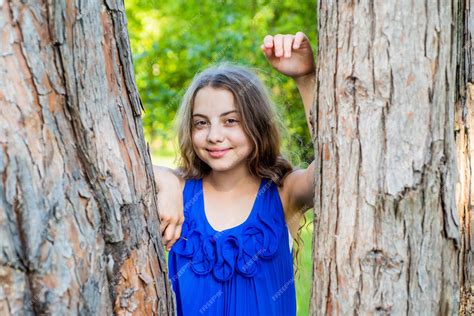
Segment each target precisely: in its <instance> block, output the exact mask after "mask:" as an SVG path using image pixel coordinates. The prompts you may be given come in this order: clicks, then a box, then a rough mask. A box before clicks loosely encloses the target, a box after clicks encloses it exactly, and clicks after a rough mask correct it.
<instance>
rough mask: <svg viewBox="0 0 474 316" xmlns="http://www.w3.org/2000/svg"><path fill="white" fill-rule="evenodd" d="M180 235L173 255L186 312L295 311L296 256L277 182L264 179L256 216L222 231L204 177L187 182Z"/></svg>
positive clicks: (180, 307) (172, 274)
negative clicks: (210, 215)
mask: <svg viewBox="0 0 474 316" xmlns="http://www.w3.org/2000/svg"><path fill="white" fill-rule="evenodd" d="M183 203H184V216H185V220H184V223H183V227H182V232H181V237H180V239H179V240H178V241H177V242H176V243H175V244H174V245H173V247H172V248H171V250H170V252H169V255H168V269H169V278H170V282H171V284H172V287H173V290H174V292H175V294H176V304H177V311H178V316H180V315H185V316H188V315H216V316H217V315H219V316H222V315H285V316H287V315H289V316H291V315H295V314H296V293H295V285H294V274H293V262H292V254H291V252H290V248H289V236H288V230H287V226H286V222H285V217H284V212H283V206H282V203H281V200H280V196H279V193H278V188H277V185H276V184H275V183H274V182H273V181H271V180H270V179H262V181H261V183H260V188H259V191H258V194H257V197H256V199H255V201H254V204H253V207H252V210H251V212H250V215H249V216H248V218H247V219H246V221H245V222H243V223H242V224H240V225H238V226H235V227H232V228H230V229H226V230H224V231H221V232H219V231H216V230H214V229H213V228H212V226H211V225H210V224H209V222H208V221H207V218H206V216H205V211H204V198H203V189H202V179H190V180H187V181H186V184H185V187H184V190H183Z"/></svg>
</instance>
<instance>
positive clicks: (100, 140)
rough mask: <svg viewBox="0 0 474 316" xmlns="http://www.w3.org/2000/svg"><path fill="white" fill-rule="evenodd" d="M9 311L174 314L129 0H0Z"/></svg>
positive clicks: (2, 254)
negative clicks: (129, 30)
mask: <svg viewBox="0 0 474 316" xmlns="http://www.w3.org/2000/svg"><path fill="white" fill-rule="evenodd" d="M0 249H1V251H0V314H1V315H9V314H15V315H17V314H52V315H74V314H84V315H91V314H101V315H106V314H111V313H112V312H115V313H117V314H130V313H133V314H137V315H145V314H146V315H152V314H159V315H166V314H174V304H173V297H172V292H171V289H170V287H169V284H168V282H167V277H166V272H167V271H166V264H165V260H164V253H163V248H162V245H161V240H160V234H159V223H158V218H157V212H156V200H155V188H154V180H153V171H152V166H151V160H150V155H149V150H148V147H147V144H146V143H145V141H144V136H143V127H142V123H141V101H140V99H139V96H138V92H137V89H136V86H135V82H134V74H133V67H132V61H131V52H130V46H129V39H128V33H127V29H126V18H125V13H124V8H123V3H122V1H112V0H107V1H104V2H102V1H79V0H77V1H19V0H16V1H5V0H0Z"/></svg>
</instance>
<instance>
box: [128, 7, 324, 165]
mask: <svg viewBox="0 0 474 316" xmlns="http://www.w3.org/2000/svg"><path fill="white" fill-rule="evenodd" d="M126 9H127V18H128V24H129V25H128V31H129V34H130V38H131V44H132V52H133V57H134V58H133V60H134V65H135V75H136V79H137V85H138V89H139V91H140V96H141V98H142V101H143V104H144V106H145V114H144V116H143V122H144V127H145V135H146V137H147V139H148V141H149V142H151V143H152V147H154V148H155V149H156V147H157V146H160V147H161V148H160V149H168V150H169V149H170V148H172V146H171V143H170V140H172V139H174V137H175V133H174V131H173V129H172V126H173V119H174V116H175V114H176V110H177V108H178V106H179V103H180V101H181V97H182V95H183V94H184V92H185V89H186V87H187V86H188V84H189V83H190V81H191V80H192V78H193V76H194V74H195V73H196V72H199V71H202V70H203V69H205V68H206V67H207V66H209V65H211V64H214V63H218V62H221V61H231V62H235V63H238V64H243V65H246V66H248V67H250V68H252V69H254V70H255V71H256V72H257V73H258V74H259V76H260V78H261V79H262V80H263V82H264V83H265V84H266V86H267V87H268V88H269V90H270V92H271V95H272V98H273V100H274V102H275V103H276V105H277V108H278V111H279V114H280V117H281V118H282V121H283V126H285V129H286V130H285V131H284V135H283V136H284V137H283V138H284V139H283V151H284V153H285V154H286V155H287V156H288V157H289V158H290V160H291V161H292V162H293V163H294V164H295V165H301V166H306V165H307V164H308V163H309V162H310V161H311V160H312V156H313V152H312V146H311V143H310V136H309V132H308V128H307V125H306V121H305V117H304V109H303V103H302V101H301V98H300V96H299V94H298V91H297V89H296V86H295V84H294V83H293V82H292V80H291V79H289V78H287V77H285V76H283V75H281V74H279V73H278V72H276V71H275V70H273V69H272V68H271V66H270V65H269V64H268V63H267V61H266V60H265V57H264V55H263V53H262V52H261V51H260V44H261V43H262V41H263V37H264V36H265V35H266V34H276V33H295V32H296V31H299V30H301V31H303V32H305V33H306V34H307V35H308V36H309V37H310V40H311V42H312V44H313V47H315V46H316V45H315V44H316V43H315V37H316V3H312V2H307V1H303V2H297V1H290V0H286V1H273V2H272V1H260V0H254V1H211V0H202V1H196V2H190V1H182V0H180V1H150V0H127V2H126Z"/></svg>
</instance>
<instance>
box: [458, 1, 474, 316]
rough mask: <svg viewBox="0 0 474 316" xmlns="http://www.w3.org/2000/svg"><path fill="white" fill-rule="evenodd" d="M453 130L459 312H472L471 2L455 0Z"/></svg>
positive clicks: (473, 115) (473, 121)
mask: <svg viewBox="0 0 474 316" xmlns="http://www.w3.org/2000/svg"><path fill="white" fill-rule="evenodd" d="M457 25H458V29H459V32H458V37H457V47H458V67H457V76H456V79H457V82H456V88H457V95H456V107H455V119H456V121H455V132H456V134H455V135H456V152H457V166H458V170H459V180H458V184H457V186H456V190H457V192H456V203H457V207H458V211H459V215H460V222H461V234H462V238H461V260H460V262H461V266H462V267H461V273H460V282H461V308H460V314H461V315H472V314H474V210H473V207H474V195H473V192H472V190H473V187H474V186H473V184H474V182H473V181H474V177H473V172H474V170H473V169H474V165H473V162H474V130H473V126H474V112H473V109H474V59H473V58H474V4H472V1H470V0H464V1H459V10H458V23H457Z"/></svg>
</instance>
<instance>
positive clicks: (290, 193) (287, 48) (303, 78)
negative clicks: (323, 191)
mask: <svg viewBox="0 0 474 316" xmlns="http://www.w3.org/2000/svg"><path fill="white" fill-rule="evenodd" d="M261 49H262V51H263V52H264V54H265V56H266V57H267V60H268V62H269V63H270V64H271V65H272V67H273V68H275V69H276V70H277V71H279V72H281V73H282V74H284V75H287V76H289V77H291V78H293V79H294V80H295V83H296V86H297V87H298V90H299V92H300V94H301V98H302V99H303V104H304V110H305V114H306V123H307V124H308V128H309V131H310V133H311V135H312V136H313V133H314V129H313V127H312V124H311V122H312V120H311V114H312V113H311V105H312V103H313V98H314V88H315V86H314V85H315V81H316V78H315V62H314V55H313V50H312V48H311V44H310V43H309V40H308V38H307V37H306V35H305V34H304V33H302V32H298V33H296V34H295V35H292V34H286V35H282V34H277V35H275V36H272V35H267V36H265V38H264V40H263V44H262V46H261ZM283 188H284V191H285V194H286V196H287V197H288V205H289V210H288V211H289V212H290V213H297V212H302V213H304V212H305V211H307V210H308V209H310V208H311V207H312V205H313V197H314V161H313V162H311V164H310V165H309V166H308V168H306V169H298V170H295V171H293V172H292V173H290V174H289V175H288V176H286V177H285V180H284V184H283Z"/></svg>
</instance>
